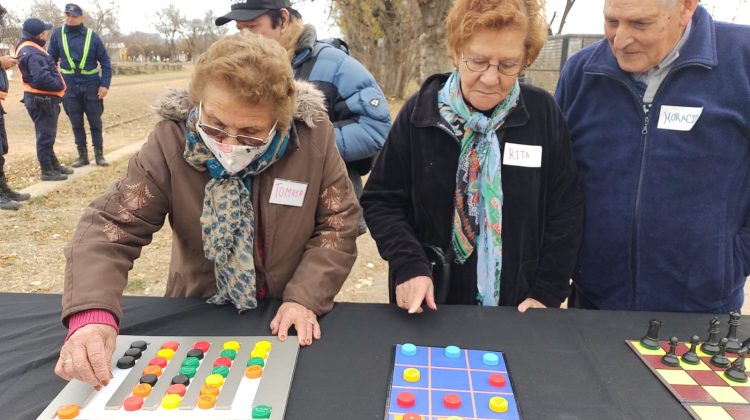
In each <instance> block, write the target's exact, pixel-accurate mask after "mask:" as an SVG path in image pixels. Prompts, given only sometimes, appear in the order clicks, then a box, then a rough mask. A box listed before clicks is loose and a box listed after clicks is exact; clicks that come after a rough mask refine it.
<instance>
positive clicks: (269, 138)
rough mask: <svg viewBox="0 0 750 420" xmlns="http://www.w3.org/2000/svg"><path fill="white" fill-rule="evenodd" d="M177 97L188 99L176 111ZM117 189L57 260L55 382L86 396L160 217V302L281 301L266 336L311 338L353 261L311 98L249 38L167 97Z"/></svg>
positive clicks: (338, 189)
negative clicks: (163, 245)
mask: <svg viewBox="0 0 750 420" xmlns="http://www.w3.org/2000/svg"><path fill="white" fill-rule="evenodd" d="M188 99H189V100H188ZM160 114H161V116H162V117H163V120H162V121H161V122H159V123H158V124H157V125H156V128H155V129H154V131H153V133H152V134H151V135H150V137H149V139H148V142H147V143H146V144H145V145H144V146H143V148H142V149H141V150H140V152H139V153H138V154H137V155H135V156H134V157H133V158H132V160H131V162H130V165H129V166H128V170H127V173H126V174H125V177H124V178H123V179H122V180H120V181H118V182H117V183H115V184H114V185H113V186H112V187H110V189H109V190H108V191H107V192H106V193H105V194H104V195H103V196H101V197H99V198H98V199H97V200H95V201H94V202H93V203H92V204H91V205H90V206H89V208H87V209H86V211H85V213H84V215H83V217H82V218H81V220H80V222H79V224H78V227H77V229H76V232H75V234H74V236H73V239H72V240H71V242H70V243H69V244H68V245H67V247H66V248H65V257H66V269H65V288H64V291H63V312H62V317H63V322H64V323H65V324H66V325H67V326H68V328H69V334H68V339H67V340H66V342H65V344H64V345H63V347H62V349H61V351H60V358H59V360H58V363H57V366H56V368H55V371H56V373H57V374H58V375H60V376H61V377H63V378H65V379H72V378H77V379H81V380H83V381H85V382H88V383H89V384H91V385H92V386H94V387H96V388H99V387H101V386H102V385H106V384H107V383H108V381H109V379H110V378H111V375H110V373H109V361H110V360H111V355H112V352H113V351H114V344H115V341H116V340H115V338H116V336H117V323H118V322H119V320H120V319H122V316H123V314H122V309H121V307H120V297H121V295H122V293H123V290H124V288H125V286H126V284H127V276H128V274H127V273H128V270H129V269H130V268H131V267H132V265H133V260H135V259H136V258H137V257H138V256H139V254H140V251H141V247H142V246H144V245H146V244H148V243H149V242H150V240H151V237H152V235H153V234H154V232H156V231H158V230H159V229H160V228H161V227H162V225H163V223H164V219H165V217H169V222H170V225H171V227H172V232H173V233H172V244H173V245H172V256H171V261H170V268H169V279H168V282H167V291H166V295H167V296H186V297H204V298H207V299H208V300H207V302H208V303H210V304H232V305H234V306H235V307H236V308H237V309H238V310H239V311H240V312H241V311H244V310H248V309H252V308H254V307H256V305H257V301H258V300H261V299H264V298H273V299H281V300H282V301H283V303H282V305H281V306H280V308H279V310H278V312H277V314H276V317H275V318H274V319H273V320H272V322H271V325H270V328H271V332H272V333H273V334H275V335H278V336H279V339H281V340H284V339H286V337H287V334H288V330H289V328H290V327H291V326H294V327H295V330H296V331H297V335H298V340H299V342H300V344H301V345H308V344H311V343H312V340H313V338H315V339H318V338H320V336H321V332H320V326H319V325H318V321H317V317H318V316H319V315H322V314H324V313H326V312H328V311H330V310H331V308H332V306H333V298H334V296H335V295H336V293H337V292H338V291H339V289H340V288H341V286H342V284H343V283H344V280H345V279H346V277H347V275H348V274H349V271H350V269H351V267H352V264H353V263H354V260H355V258H356V243H355V238H356V234H357V223H358V218H359V215H360V209H359V207H358V205H357V201H356V198H355V196H354V194H353V192H352V187H351V183H350V182H349V180H348V178H347V173H346V169H345V167H344V163H343V162H342V160H341V158H340V157H339V154H338V151H337V150H336V143H335V137H334V134H333V128H332V126H331V123H330V122H328V120H327V118H326V111H325V104H324V103H323V100H322V95H321V94H320V93H319V92H318V91H316V90H315V89H314V88H312V87H311V86H310V85H304V84H300V83H295V82H294V80H293V78H292V70H291V66H290V64H289V60H288V58H287V56H286V52H285V51H284V49H283V48H282V47H281V46H280V45H278V44H277V43H276V42H274V41H270V40H264V39H262V38H259V37H257V36H255V35H252V34H244V33H243V34H237V35H234V36H230V37H226V38H223V39H221V40H219V41H217V42H216V43H215V44H213V45H212V46H211V47H210V48H209V50H208V51H207V52H206V53H204V54H203V55H202V56H201V57H200V59H199V60H198V63H197V64H196V67H195V72H194V74H193V77H192V81H191V84H190V89H189V98H186V97H184V95H183V96H182V97H180V96H179V95H178V94H176V93H173V94H172V95H171V97H168V98H166V99H165V100H164V101H163V102H162V104H161V109H160Z"/></svg>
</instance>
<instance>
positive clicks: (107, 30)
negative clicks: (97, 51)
mask: <svg viewBox="0 0 750 420" xmlns="http://www.w3.org/2000/svg"><path fill="white" fill-rule="evenodd" d="M92 3H93V6H94V10H93V11H92V12H90V13H86V14H87V15H88V19H87V24H88V26H89V27H90V28H91V30H93V31H94V32H96V33H97V34H98V35H99V37H100V38H101V39H102V42H104V45H106V46H108V47H109V46H110V45H111V44H112V43H113V42H114V41H115V38H117V37H118V36H119V35H120V23H119V21H118V19H117V14H118V12H119V11H120V8H119V6H117V5H116V4H115V2H114V0H109V2H108V3H105V4H102V3H103V2H102V0H93V1H92Z"/></svg>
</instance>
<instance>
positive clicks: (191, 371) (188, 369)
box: [180, 366, 196, 378]
mask: <svg viewBox="0 0 750 420" xmlns="http://www.w3.org/2000/svg"><path fill="white" fill-rule="evenodd" d="M195 372H196V369H195V368H194V367H192V366H183V367H181V368H180V375H185V376H187V377H188V378H193V377H194V376H195Z"/></svg>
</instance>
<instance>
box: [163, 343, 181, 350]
mask: <svg viewBox="0 0 750 420" xmlns="http://www.w3.org/2000/svg"><path fill="white" fill-rule="evenodd" d="M160 348H161V349H162V350H163V349H171V350H172V351H177V349H178V348H180V343H178V342H176V341H165V342H163V343H162V344H161V347H160Z"/></svg>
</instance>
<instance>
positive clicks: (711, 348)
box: [700, 317, 721, 355]
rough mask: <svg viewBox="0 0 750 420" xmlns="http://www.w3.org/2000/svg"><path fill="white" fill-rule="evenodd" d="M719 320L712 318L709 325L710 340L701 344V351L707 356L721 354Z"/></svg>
mask: <svg viewBox="0 0 750 420" xmlns="http://www.w3.org/2000/svg"><path fill="white" fill-rule="evenodd" d="M720 324H721V321H719V318H716V317H714V318H712V319H711V321H710V322H709V324H708V339H706V342H705V343H703V344H701V347H700V349H701V351H702V352H703V353H706V354H711V355H713V354H716V353H718V352H719V325H720Z"/></svg>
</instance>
